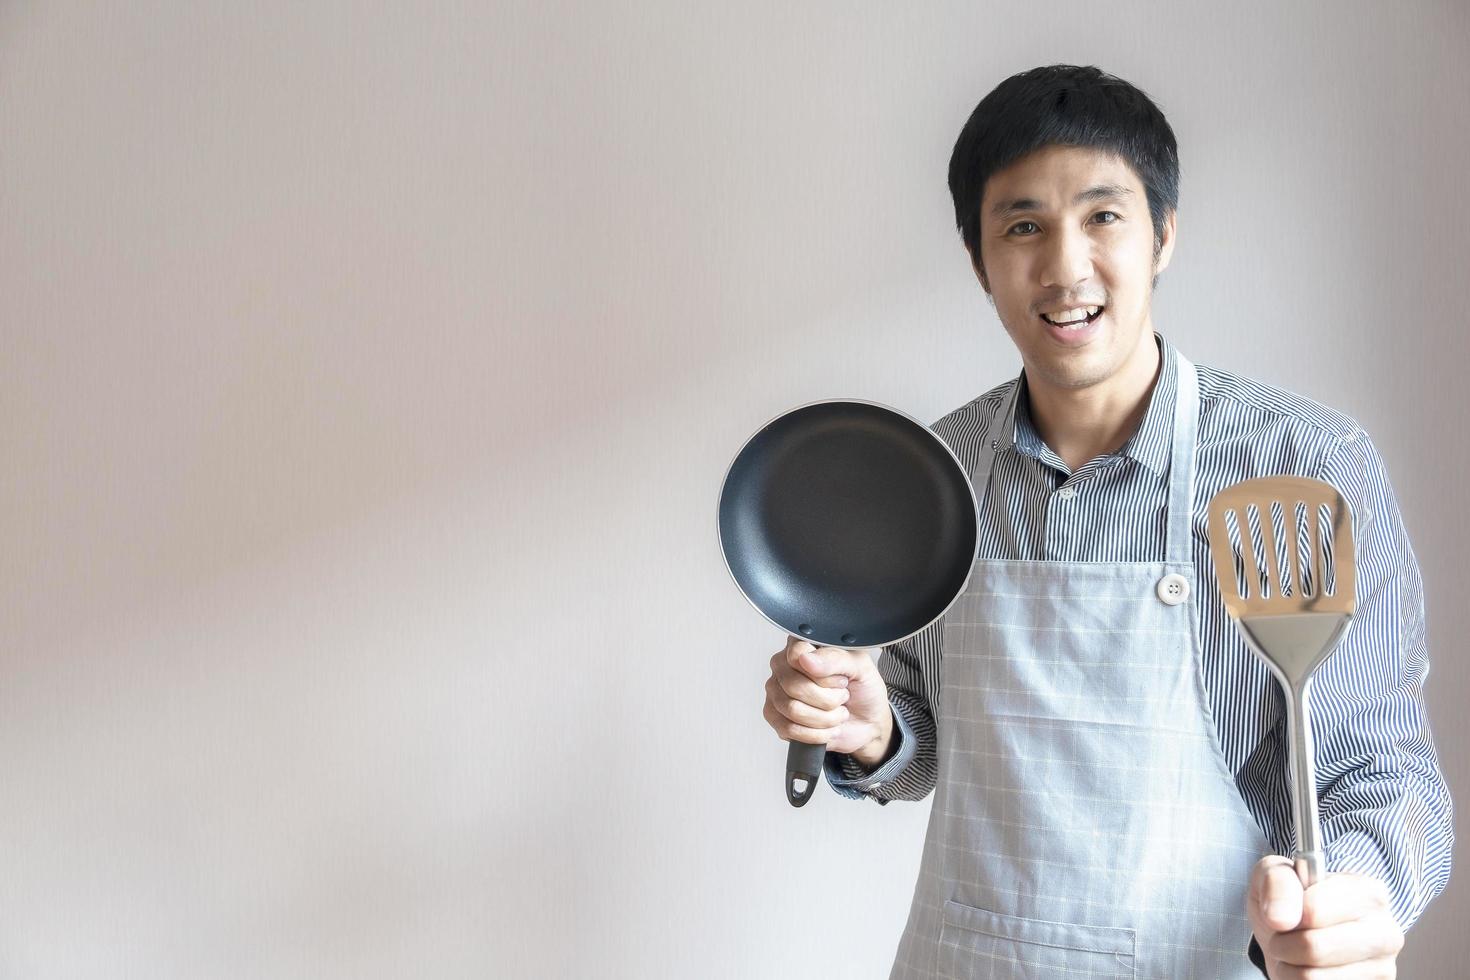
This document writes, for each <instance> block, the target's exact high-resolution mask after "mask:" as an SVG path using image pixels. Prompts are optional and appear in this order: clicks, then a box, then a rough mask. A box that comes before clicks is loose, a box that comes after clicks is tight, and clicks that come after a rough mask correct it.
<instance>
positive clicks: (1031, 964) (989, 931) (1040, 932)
mask: <svg viewBox="0 0 1470 980" xmlns="http://www.w3.org/2000/svg"><path fill="white" fill-rule="evenodd" d="M1133 946H1134V932H1133V930H1132V929H1116V928H1112V927H1109V926H1079V925H1072V924H1071V923H1068V922H1043V921H1041V920H1039V919H1018V918H1016V917H1015V916H1013V915H1001V914H1000V913H998V912H990V911H987V910H986V909H980V908H975V907H973V906H970V905H961V904H960V903H959V902H955V901H948V902H945V903H944V921H943V922H942V923H941V925H940V929H939V962H938V967H939V976H940V977H942V978H944V980H989V978H991V977H995V978H1002V977H1027V978H1036V980H1041V978H1050V977H1072V976H1083V977H1097V978H1119V980H1134V976H1135V972H1134V966H1133Z"/></svg>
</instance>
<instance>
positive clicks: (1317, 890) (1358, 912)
mask: <svg viewBox="0 0 1470 980" xmlns="http://www.w3.org/2000/svg"><path fill="white" fill-rule="evenodd" d="M1388 907H1389V898H1388V886H1387V885H1385V884H1384V883H1383V882H1381V881H1379V880H1378V879H1377V878H1370V877H1368V876H1367V875H1361V874H1354V873H1352V872H1341V873H1339V874H1331V875H1328V876H1327V877H1326V878H1323V879H1322V880H1321V881H1319V882H1317V883H1316V884H1315V885H1313V886H1312V887H1311V888H1308V889H1307V892H1306V895H1304V896H1303V901H1302V925H1303V926H1305V927H1307V928H1309V929H1316V928H1320V927H1322V926H1332V925H1337V924H1338V923H1340V922H1354V921H1356V920H1358V919H1362V918H1365V917H1367V916H1369V915H1373V914H1376V913H1379V912H1384V911H1386V910H1387V909H1388Z"/></svg>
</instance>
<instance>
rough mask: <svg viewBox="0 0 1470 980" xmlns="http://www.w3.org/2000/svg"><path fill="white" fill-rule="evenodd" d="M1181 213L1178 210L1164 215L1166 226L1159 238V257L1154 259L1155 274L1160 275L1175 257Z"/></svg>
mask: <svg viewBox="0 0 1470 980" xmlns="http://www.w3.org/2000/svg"><path fill="white" fill-rule="evenodd" d="M1178 222H1179V215H1178V212H1177V211H1170V212H1169V213H1168V214H1166V215H1164V227H1163V232H1162V235H1161V237H1160V239H1159V257H1158V258H1157V259H1155V260H1154V275H1156V276H1157V275H1158V274H1159V273H1160V272H1163V271H1164V270H1165V269H1167V268H1168V267H1169V260H1170V259H1171V258H1173V257H1174V240H1175V233H1176V232H1177V231H1178V227H1179V224H1178Z"/></svg>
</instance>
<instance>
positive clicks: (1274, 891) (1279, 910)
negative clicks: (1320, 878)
mask: <svg viewBox="0 0 1470 980" xmlns="http://www.w3.org/2000/svg"><path fill="white" fill-rule="evenodd" d="M1247 906H1248V908H1247V910H1246V911H1247V912H1248V913H1249V915H1250V917H1251V922H1252V924H1253V925H1257V926H1261V927H1264V930H1265V931H1267V932H1284V931H1285V930H1287V929H1295V928H1296V927H1297V926H1298V925H1300V924H1301V920H1302V882H1301V879H1300V878H1298V877H1297V874H1296V870H1295V869H1294V868H1293V867H1292V863H1291V861H1290V860H1288V859H1287V858H1285V857H1283V856H1282V855H1280V854H1269V855H1267V856H1266V857H1263V858H1261V860H1260V861H1258V862H1256V866H1255V868H1254V869H1253V870H1252V871H1251V887H1250V899H1249V900H1248V902H1247ZM1260 931H1261V930H1259V929H1258V930H1257V932H1258V938H1260V936H1259V932H1260Z"/></svg>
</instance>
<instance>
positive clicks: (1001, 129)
mask: <svg viewBox="0 0 1470 980" xmlns="http://www.w3.org/2000/svg"><path fill="white" fill-rule="evenodd" d="M1053 144H1060V145H1062V146H1087V147H1095V148H1097V149H1100V150H1106V151H1108V152H1111V153H1114V154H1116V155H1117V156H1119V157H1121V158H1123V160H1125V161H1127V163H1128V165H1129V166H1131V167H1132V168H1133V171H1134V173H1136V174H1137V175H1138V179H1139V181H1140V182H1141V183H1142V184H1143V188H1144V190H1145V191H1146V192H1147V194H1148V210H1149V215H1150V217H1151V218H1152V219H1153V226H1154V257H1155V258H1157V257H1158V255H1159V251H1160V248H1161V247H1162V243H1163V234H1164V219H1165V218H1166V216H1167V215H1168V214H1169V212H1171V211H1174V210H1175V209H1176V208H1178V206H1179V149H1178V146H1177V145H1176V144H1175V142H1174V130H1173V129H1171V128H1170V127H1169V122H1168V120H1166V119H1165V118H1164V114H1163V113H1162V112H1160V111H1159V107H1158V106H1156V105H1154V103H1153V102H1152V101H1151V100H1150V99H1149V97H1148V96H1147V95H1146V94H1145V93H1144V92H1143V91H1141V90H1140V89H1137V88H1135V87H1134V86H1132V85H1130V84H1129V83H1128V82H1125V81H1124V80H1123V79H1121V78H1118V77H1116V76H1114V75H1109V74H1108V73H1107V72H1105V71H1103V70H1102V69H1101V68H1097V67H1095V66H1093V65H1088V66H1086V67H1082V66H1078V65H1046V66H1044V67H1041V68H1032V69H1031V70H1029V71H1023V72H1021V73H1020V74H1017V75H1012V76H1011V77H1010V78H1007V79H1006V80H1005V81H1003V82H1001V83H1000V84H999V85H997V86H996V87H995V88H994V89H992V90H991V92H990V94H989V95H987V96H985V98H983V99H981V100H980V104H979V105H977V106H976V107H975V111H974V112H972V113H970V118H969V120H968V121H966V123H965V128H964V129H963V130H961V131H960V137H959V139H958V140H956V141H955V145H954V153H953V154H951V156H950V158H949V193H950V195H951V196H952V197H953V198H954V217H955V224H956V226H957V227H958V228H959V232H960V237H962V238H963V239H964V241H965V248H966V249H968V250H969V252H970V256H971V258H972V259H973V260H974V262H975V263H976V265H979V263H980V202H981V200H982V198H983V197H984V194H985V182H986V181H987V180H988V179H989V178H990V176H991V174H994V173H996V172H997V171H999V170H1004V169H1005V168H1006V167H1007V166H1009V165H1010V164H1011V163H1013V162H1015V161H1016V160H1019V159H1020V158H1021V157H1023V156H1025V155H1026V154H1028V153H1031V152H1033V151H1035V150H1039V149H1041V148H1042V147H1044V146H1048V145H1053Z"/></svg>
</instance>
